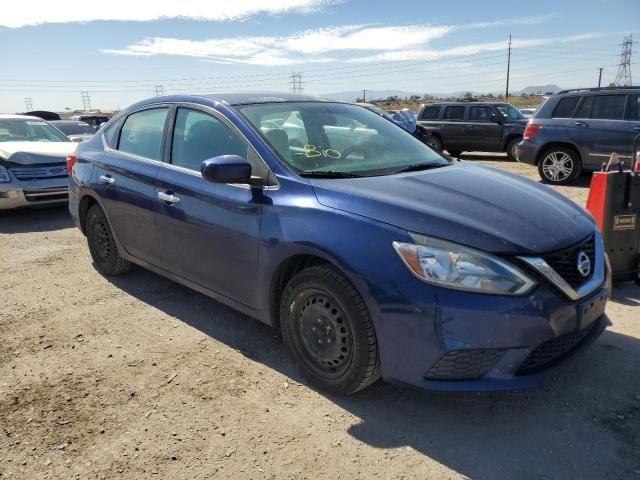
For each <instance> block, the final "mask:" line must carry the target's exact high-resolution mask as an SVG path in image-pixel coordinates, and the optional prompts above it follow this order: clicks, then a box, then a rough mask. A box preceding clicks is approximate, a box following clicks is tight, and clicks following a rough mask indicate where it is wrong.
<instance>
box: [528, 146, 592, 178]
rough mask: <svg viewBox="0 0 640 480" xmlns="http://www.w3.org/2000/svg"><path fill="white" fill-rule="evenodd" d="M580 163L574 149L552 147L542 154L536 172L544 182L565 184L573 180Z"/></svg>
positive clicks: (579, 169)
mask: <svg viewBox="0 0 640 480" xmlns="http://www.w3.org/2000/svg"><path fill="white" fill-rule="evenodd" d="M581 171H582V165H581V163H580V157H579V156H578V154H577V153H576V151H575V150H572V149H570V148H566V147H553V148H550V149H548V150H546V151H545V152H544V153H543V154H542V158H541V159H540V162H539V163H538V173H539V174H540V178H542V181H543V182H544V183H549V184H551V185H567V184H569V183H571V182H573V181H574V180H575V179H576V177H578V175H580V172H581Z"/></svg>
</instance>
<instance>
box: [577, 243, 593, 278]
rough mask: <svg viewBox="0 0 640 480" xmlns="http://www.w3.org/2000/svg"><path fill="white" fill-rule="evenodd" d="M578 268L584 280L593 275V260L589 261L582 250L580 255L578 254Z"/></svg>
mask: <svg viewBox="0 0 640 480" xmlns="http://www.w3.org/2000/svg"><path fill="white" fill-rule="evenodd" d="M576 267H577V268H578V272H580V275H582V276H583V277H584V278H587V277H588V276H589V274H590V273H591V260H589V257H588V256H587V254H586V253H584V252H583V251H582V250H580V253H578V259H577V261H576Z"/></svg>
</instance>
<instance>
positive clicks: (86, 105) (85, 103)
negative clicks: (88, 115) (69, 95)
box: [80, 91, 91, 112]
mask: <svg viewBox="0 0 640 480" xmlns="http://www.w3.org/2000/svg"><path fill="white" fill-rule="evenodd" d="M80 93H81V94H82V108H83V109H84V111H85V112H88V111H89V110H91V97H90V96H89V92H87V91H82V92H80Z"/></svg>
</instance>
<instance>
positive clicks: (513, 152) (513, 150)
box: [507, 138, 522, 162]
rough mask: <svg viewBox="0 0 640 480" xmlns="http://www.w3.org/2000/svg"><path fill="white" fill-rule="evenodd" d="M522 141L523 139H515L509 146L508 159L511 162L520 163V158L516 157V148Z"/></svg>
mask: <svg viewBox="0 0 640 480" xmlns="http://www.w3.org/2000/svg"><path fill="white" fill-rule="evenodd" d="M521 141H522V139H521V138H514V139H513V140H511V141H510V142H509V143H508V144H507V157H509V160H511V161H512V162H517V161H518V156H517V155H516V147H517V146H518V144H519V143H520V142H521Z"/></svg>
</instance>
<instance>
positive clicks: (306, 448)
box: [0, 155, 640, 480]
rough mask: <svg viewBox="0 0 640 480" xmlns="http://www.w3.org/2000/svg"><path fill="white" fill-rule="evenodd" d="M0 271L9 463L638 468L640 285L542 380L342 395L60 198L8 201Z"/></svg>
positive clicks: (148, 472)
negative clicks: (306, 377) (104, 237)
mask: <svg viewBox="0 0 640 480" xmlns="http://www.w3.org/2000/svg"><path fill="white" fill-rule="evenodd" d="M468 158H470V159H475V160H479V161H484V162H487V163H490V164H493V165H494V166H498V167H501V168H506V169H508V170H512V171H516V172H518V173H522V174H524V175H529V176H532V177H534V178H537V175H536V172H535V171H534V169H533V168H531V167H528V166H526V165H518V164H513V163H510V162H506V161H504V159H501V158H498V159H493V158H492V157H489V156H472V155H470V156H468ZM587 186H588V178H585V179H584V180H583V181H582V182H581V184H580V185H579V186H575V187H565V188H560V190H561V191H562V192H563V193H565V194H566V195H568V196H569V197H571V198H572V199H574V200H575V201H576V202H578V203H579V204H584V201H585V199H586V195H587V188H586V187H587ZM0 279H1V282H2V286H1V289H2V290H1V294H0V478H3V479H4V478H16V479H17V478H20V479H41V478H49V479H54V478H55V479H68V478H79V479H85V478H86V479H93V478H98V479H102V478H109V479H111V478H124V479H142V478H168V479H180V478H186V479H204V478H233V479H263V478H267V479H281V478H284V479H286V478H292V479H293V478H295V479H298V478H300V479H302V478H332V479H349V480H350V479H360V478H362V479H372V478H381V479H387V478H389V479H392V478H393V479H402V478H404V479H414V478H416V479H442V478H452V479H457V478H473V479H487V480H489V479H536V480H552V479H565V478H568V479H582V478H584V479H604V478H606V479H634V478H637V479H640V308H639V305H640V287H637V286H634V285H629V284H627V285H620V286H618V287H617V288H615V291H614V295H613V299H612V300H611V302H610V303H609V306H608V308H607V313H608V314H609V317H610V319H611V323H612V325H611V326H610V327H609V328H608V330H607V331H606V332H605V333H604V334H603V336H602V337H601V338H600V339H599V340H598V342H597V343H596V344H595V345H593V347H592V348H590V349H589V350H587V351H586V352H584V353H583V354H582V355H579V356H578V357H576V358H574V359H572V360H571V361H569V362H567V363H566V364H565V365H563V366H562V367H560V368H559V369H557V370H556V371H555V373H554V375H553V378H552V379H551V381H550V382H549V383H548V384H546V386H545V387H543V388H540V389H537V390H530V391H522V392H499V393H442V392H439V393H434V392H423V391H415V390H412V389H408V388H405V387H399V386H394V385H389V384H383V383H381V382H379V383H378V384H376V385H374V386H373V387H372V388H369V389H367V390H365V391H363V392H361V393H359V394H356V395H355V396H352V397H348V398H337V397H331V396H327V395H323V394H321V393H318V392H316V391H314V390H312V389H310V388H308V387H307V386H305V385H304V384H302V383H301V380H300V377H299V376H298V374H297V372H296V371H295V369H293V368H292V367H291V366H290V365H289V363H288V362H287V358H286V355H285V352H284V349H283V346H282V344H281V341H280V340H279V339H278V338H277V337H276V336H275V333H274V332H273V331H272V330H271V329H270V328H269V327H267V326H264V325H262V324H260V323H258V322H257V321H254V320H251V319H249V318H246V317H244V316H242V315H240V314H238V313H236V312H234V311H232V310H230V309H229V308H227V307H224V306H222V305H220V304H218V303H216V302H215V301H213V300H211V299H209V298H208V297H205V296H204V295H201V294H199V293H196V292H193V291H191V290H189V289H187V288H185V287H182V286H179V285H177V284H175V283H173V282H171V281H168V280H165V279H164V278H162V277H159V276H157V275H155V274H152V273H150V272H148V271H145V270H143V269H141V268H138V269H135V270H134V271H133V272H131V273H130V274H128V275H125V276H123V277H118V278H117V279H107V278H104V277H102V276H101V275H99V274H98V273H97V272H96V271H95V270H94V268H93V267H92V265H91V260H90V256H89V252H88V249H87V247H86V243H85V239H84V237H83V236H82V234H81V233H80V232H79V231H78V230H77V229H76V228H74V226H73V225H72V222H71V220H70V218H69V216H68V214H67V212H66V209H65V208H56V209H48V210H41V211H21V212H11V213H7V212H5V213H0Z"/></svg>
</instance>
